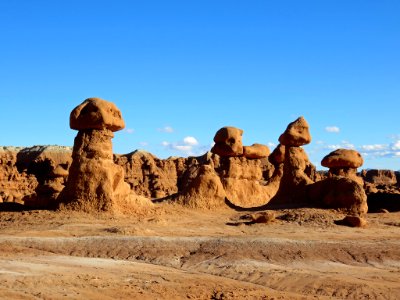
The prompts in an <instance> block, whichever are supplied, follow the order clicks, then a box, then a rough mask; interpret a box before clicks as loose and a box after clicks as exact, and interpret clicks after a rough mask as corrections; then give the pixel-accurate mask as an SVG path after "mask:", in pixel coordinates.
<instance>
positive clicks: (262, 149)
mask: <svg viewBox="0 0 400 300" xmlns="http://www.w3.org/2000/svg"><path fill="white" fill-rule="evenodd" d="M269 153H270V151H269V148H268V146H266V145H262V144H253V145H251V146H244V147H243V156H244V157H246V158H249V159H260V158H266V157H268V155H269Z"/></svg>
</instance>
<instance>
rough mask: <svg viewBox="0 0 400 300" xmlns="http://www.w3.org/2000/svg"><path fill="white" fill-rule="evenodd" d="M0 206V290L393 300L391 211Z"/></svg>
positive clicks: (399, 220) (398, 253)
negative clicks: (264, 219)
mask: <svg viewBox="0 0 400 300" xmlns="http://www.w3.org/2000/svg"><path fill="white" fill-rule="evenodd" d="M246 214H247V213H246V212H236V211H233V210H230V209H226V210H219V211H207V210H189V209H184V208H182V207H179V206H173V205H166V204H162V205H157V206H156V207H155V208H154V209H152V210H151V211H150V212H149V213H148V214H141V215H140V216H118V217H112V216H109V215H87V214H81V213H76V212H72V213H70V212H51V211H25V212H5V211H2V212H0V298H1V299H399V298H400V212H396V213H387V214H383V213H382V214H369V215H368V216H367V220H368V227H367V228H349V227H343V226H338V225H335V224H334V222H333V221H334V220H338V219H341V218H342V217H343V216H344V215H342V214H340V213H336V212H334V211H330V210H320V209H297V210H279V211H276V215H277V217H278V219H277V220H276V221H275V222H273V223H271V224H252V225H247V223H248V218H246Z"/></svg>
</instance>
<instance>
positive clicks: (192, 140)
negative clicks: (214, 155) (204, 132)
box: [183, 136, 199, 146]
mask: <svg viewBox="0 0 400 300" xmlns="http://www.w3.org/2000/svg"><path fill="white" fill-rule="evenodd" d="M183 142H184V143H185V144H186V145H190V146H196V145H198V144H199V142H198V141H197V140H196V139H195V138H194V137H192V136H187V137H185V138H184V139H183Z"/></svg>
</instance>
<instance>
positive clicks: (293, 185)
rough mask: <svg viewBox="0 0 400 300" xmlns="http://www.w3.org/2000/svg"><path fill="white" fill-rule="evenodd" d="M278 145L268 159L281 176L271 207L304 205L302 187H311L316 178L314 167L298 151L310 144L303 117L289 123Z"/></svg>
mask: <svg viewBox="0 0 400 300" xmlns="http://www.w3.org/2000/svg"><path fill="white" fill-rule="evenodd" d="M279 142H280V144H279V145H278V146H277V147H276V148H275V150H274V151H273V152H272V154H271V155H270V156H269V160H270V161H271V163H273V164H274V165H275V168H276V169H278V170H281V173H282V175H281V176H282V179H281V182H280V188H279V192H278V194H277V196H276V197H275V199H274V200H273V202H272V203H275V204H283V203H292V204H300V203H301V202H305V201H306V195H305V187H306V186H307V185H310V184H312V183H314V177H315V166H314V165H312V164H311V162H310V161H309V159H308V156H307V154H306V152H305V151H304V149H303V148H302V147H301V146H303V145H306V144H308V143H310V142H311V135H310V131H309V125H308V123H307V121H306V120H305V119H304V117H299V118H298V119H296V120H295V121H294V122H292V123H290V124H289V125H288V126H287V128H286V130H285V131H284V133H282V134H281V136H280V137H279Z"/></svg>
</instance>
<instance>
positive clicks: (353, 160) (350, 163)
mask: <svg viewBox="0 0 400 300" xmlns="http://www.w3.org/2000/svg"><path fill="white" fill-rule="evenodd" d="M363 163H364V160H363V158H362V156H361V154H360V153H358V152H357V151H356V150H351V149H337V150H335V151H333V152H331V153H329V154H328V155H327V156H325V157H324V158H323V159H322V161H321V165H322V166H324V167H327V168H359V167H361V166H362V164H363Z"/></svg>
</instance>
